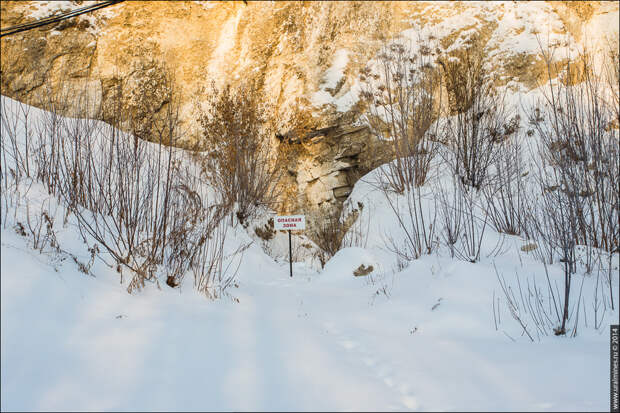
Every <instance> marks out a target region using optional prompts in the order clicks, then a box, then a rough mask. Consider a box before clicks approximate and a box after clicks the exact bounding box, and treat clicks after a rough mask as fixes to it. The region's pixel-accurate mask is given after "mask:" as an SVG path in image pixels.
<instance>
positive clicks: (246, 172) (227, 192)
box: [199, 84, 281, 223]
mask: <svg viewBox="0 0 620 413" xmlns="http://www.w3.org/2000/svg"><path fill="white" fill-rule="evenodd" d="M207 100H208V101H207V109H206V110H205V109H202V108H201V107H200V108H199V121H200V125H201V133H202V140H201V145H202V146H204V149H205V150H206V154H205V156H204V157H203V162H204V164H205V170H206V171H208V174H209V175H208V177H209V180H210V182H211V183H212V185H213V186H214V187H215V188H217V190H218V191H219V192H220V194H221V195H222V197H223V198H227V199H229V200H230V203H231V204H234V203H236V205H237V207H236V208H237V211H236V214H237V218H238V219H239V221H240V222H242V223H243V222H245V221H246V220H247V219H248V218H249V217H251V216H254V215H255V213H256V211H257V209H258V208H259V207H261V206H271V207H273V205H274V203H275V201H276V198H277V189H276V188H277V183H278V181H279V180H280V176H281V170H280V169H279V168H278V167H277V164H278V159H277V155H276V154H275V153H274V151H272V149H271V145H270V142H271V139H274V134H273V133H272V131H271V129H270V127H269V125H268V122H267V108H266V107H265V105H264V104H263V103H262V101H263V99H262V97H261V96H260V94H259V91H258V88H257V87H256V85H253V84H250V85H244V86H241V87H239V88H238V89H236V90H233V89H232V88H231V87H230V86H226V87H224V88H223V89H221V90H220V89H217V88H216V86H215V84H212V87H211V94H210V95H209V97H208V98H207Z"/></svg>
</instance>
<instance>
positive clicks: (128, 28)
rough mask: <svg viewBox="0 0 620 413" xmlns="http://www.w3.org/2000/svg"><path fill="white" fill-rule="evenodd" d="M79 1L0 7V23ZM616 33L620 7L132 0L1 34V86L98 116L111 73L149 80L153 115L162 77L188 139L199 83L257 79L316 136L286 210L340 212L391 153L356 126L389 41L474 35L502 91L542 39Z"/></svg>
mask: <svg viewBox="0 0 620 413" xmlns="http://www.w3.org/2000/svg"><path fill="white" fill-rule="evenodd" d="M87 3H89V2H82V1H64V2H45V1H31V2H14V1H2V3H1V12H2V18H1V25H2V27H3V28H4V27H8V26H12V25H15V24H18V23H22V22H27V21H32V20H34V19H37V18H41V17H46V16H48V15H50V14H52V13H54V12H61V11H65V10H70V9H73V8H76V7H79V6H80V5H85V4H87ZM617 32H618V3H617V2H548V3H544V2H480V3H469V2H374V1H373V2H314V1H302V2H280V1H278V2H271V1H256V2H255V1H248V2H247V3H245V2H241V1H238V2H237V1H235V2H211V1H208V2H207V1H195V2H191V1H179V2H167V1H166V2H139V1H131V2H124V3H120V4H117V5H114V6H111V7H108V8H105V9H102V10H99V11H95V12H93V13H91V14H88V15H82V16H79V17H77V18H73V19H69V20H66V21H63V22H61V23H58V24H55V25H49V26H45V27H42V28H39V29H35V30H31V31H28V32H23V33H19V34H15V35H10V36H6V37H3V38H2V40H1V48H2V64H1V69H2V80H1V92H2V94H4V95H7V96H10V97H14V98H17V99H20V100H24V101H29V102H30V103H33V104H35V105H36V104H37V100H36V99H37V96H46V97H49V95H52V96H53V95H59V96H60V95H61V89H62V88H61V85H62V86H64V87H66V86H67V85H69V88H70V89H71V90H82V89H85V90H88V93H89V95H90V97H91V102H93V103H95V104H96V106H99V105H101V107H102V108H103V109H104V112H105V110H106V109H105V108H106V107H108V106H109V101H110V100H111V99H112V95H113V94H112V93H111V90H112V87H113V86H114V85H115V84H116V82H117V81H118V79H125V80H127V81H128V84H129V85H132V84H134V85H135V84H137V83H138V82H145V81H146V82H147V83H148V84H149V85H151V88H152V94H150V95H149V99H151V100H154V102H152V105H153V107H155V108H159V107H161V106H162V105H163V104H165V94H164V93H158V92H159V90H158V87H159V86H158V85H159V84H160V82H159V80H158V76H160V74H161V71H162V70H163V69H166V70H168V71H170V72H171V73H172V75H173V77H174V79H175V84H176V87H177V89H178V91H179V93H180V96H181V105H182V111H181V117H182V121H183V124H184V126H185V127H186V129H187V130H188V134H187V135H186V142H185V143H191V142H193V141H195V140H196V139H197V133H196V126H197V123H196V121H195V119H196V114H195V111H194V108H195V103H196V102H200V101H201V99H203V98H204V93H205V92H204V90H207V89H205V86H208V85H209V84H210V82H212V81H214V82H215V83H216V84H217V85H223V84H226V83H228V84H232V85H233V86H234V85H236V84H239V83H240V82H243V81H247V80H253V81H257V82H259V84H260V85H262V86H261V87H262V91H263V92H264V95H265V96H266V98H267V99H268V101H269V103H270V104H272V105H273V107H274V108H275V111H276V113H275V114H274V118H276V119H278V125H277V126H278V129H279V131H280V133H282V134H286V132H287V131H288V130H289V129H290V128H292V127H294V126H295V125H294V122H295V119H298V118H299V115H300V114H305V115H306V116H308V117H310V118H311V119H312V126H313V130H314V132H312V133H313V136H312V139H310V140H309V141H308V142H309V143H307V144H304V145H303V147H300V148H299V151H297V158H296V161H295V162H292V163H291V165H290V166H289V178H288V179H289V180H290V181H291V182H290V183H291V185H294V186H295V188H296V191H297V195H298V202H297V203H296V204H295V205H292V206H291V209H299V208H301V207H302V206H307V207H310V208H319V207H320V206H321V205H339V204H340V202H341V201H342V200H343V199H346V197H347V195H348V193H349V191H350V189H351V186H352V185H353V183H354V182H355V180H356V179H357V178H358V177H359V176H360V175H361V174H364V173H365V172H367V171H369V170H370V169H371V168H374V167H376V166H377V165H379V164H380V163H382V162H384V161H385V160H386V159H387V158H386V154H385V151H383V152H382V150H381V145H380V143H379V142H377V141H376V140H375V139H373V138H372V137H371V136H370V134H369V133H368V131H367V129H365V128H364V127H363V125H360V123H359V122H358V119H359V109H360V107H359V105H358V96H359V83H358V80H359V71H360V69H361V68H363V67H364V66H365V65H366V63H367V62H368V61H369V60H370V59H372V58H373V57H374V56H375V54H376V52H377V50H378V49H379V47H380V45H381V42H382V39H383V38H386V37H387V38H390V37H392V36H395V35H399V34H400V35H402V36H405V37H407V36H408V37H410V38H412V39H417V37H418V36H421V37H423V38H424V39H433V40H434V41H435V42H436V43H437V50H435V51H432V53H435V52H437V53H441V54H448V55H450V54H452V55H454V54H458V52H459V50H460V49H461V48H463V47H466V45H467V44H468V42H469V41H470V40H471V39H473V38H476V39H478V41H479V47H481V48H483V50H484V53H485V55H486V56H487V57H488V61H489V64H490V65H491V66H492V70H493V72H494V78H495V79H496V83H497V84H498V85H508V86H510V87H512V88H515V89H520V88H521V89H525V90H527V89H530V88H533V87H535V86H536V82H537V80H539V78H540V77H541V75H542V73H543V72H544V70H545V68H544V64H543V61H542V59H541V58H540V56H539V53H538V49H539V45H538V43H537V40H536V37H537V36H538V37H539V38H541V39H543V41H545V42H548V43H549V44H553V45H555V46H558V47H559V49H558V50H560V51H561V52H567V53H568V52H570V50H571V49H572V48H575V47H577V48H578V47H580V46H585V45H586V44H587V45H588V46H589V47H594V48H597V47H601V46H602V45H604V42H605V40H606V39H608V38H611V39H613V38H615V39H616V40H615V41H616V42H617V36H618V35H617ZM614 36H615V37H614ZM558 55H561V53H558ZM70 97H71V96H67V95H64V97H63V99H64V103H66V107H65V108H64V109H63V110H64V111H65V112H66V113H69V114H75V115H85V116H89V114H91V113H95V109H96V108H87V107H83V106H82V105H79V104H77V103H75V102H76V101H72V100H71V99H70ZM91 111H92V112H91Z"/></svg>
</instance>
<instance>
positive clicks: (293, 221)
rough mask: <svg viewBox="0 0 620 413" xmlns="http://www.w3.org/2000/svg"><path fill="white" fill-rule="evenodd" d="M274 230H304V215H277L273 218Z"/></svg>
mask: <svg viewBox="0 0 620 413" xmlns="http://www.w3.org/2000/svg"><path fill="white" fill-rule="evenodd" d="M273 221H274V228H275V229H277V230H280V229H292V230H295V229H306V216H305V215H278V216H276V217H275V218H274V220H273Z"/></svg>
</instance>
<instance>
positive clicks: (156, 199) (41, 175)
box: [1, 77, 245, 297]
mask: <svg viewBox="0 0 620 413" xmlns="http://www.w3.org/2000/svg"><path fill="white" fill-rule="evenodd" d="M165 78H166V79H168V81H169V82H170V83H169V84H168V86H167V87H168V90H170V91H171V94H170V98H169V99H168V101H167V102H166V104H165V105H164V106H163V107H161V108H158V111H157V113H156V114H155V115H154V116H152V117H150V118H149V119H150V123H149V128H148V129H142V132H144V133H147V132H148V133H149V136H148V140H150V141H151V142H154V143H149V142H145V141H144V140H142V139H139V138H137V137H136V135H130V134H127V133H123V132H120V131H119V130H118V129H116V128H115V127H113V126H111V125H109V124H104V123H102V122H99V121H96V120H93V119H87V118H66V117H62V116H60V115H59V112H60V108H59V106H58V103H57V102H58V101H59V100H61V101H62V99H63V96H62V95H56V96H55V98H54V100H52V99H51V94H48V97H49V99H48V100H47V101H45V100H41V102H42V103H41V104H42V105H43V106H44V109H45V110H46V111H44V112H42V113H41V115H40V117H38V118H37V121H36V122H34V125H33V127H31V125H30V120H29V118H28V116H24V115H25V113H27V112H24V111H23V110H21V109H20V107H21V106H23V104H21V103H16V104H15V105H13V106H15V108H11V110H8V109H7V105H5V104H4V103H5V100H4V99H3V107H2V110H3V111H2V114H3V117H2V130H3V134H2V136H3V138H2V154H1V155H2V159H3V164H2V165H3V169H2V171H1V172H2V177H3V182H2V189H3V192H2V193H3V198H4V200H5V202H4V203H5V204H7V202H8V201H6V199H7V197H6V195H7V191H8V192H11V191H17V192H16V193H17V194H18V195H19V190H18V184H17V183H16V182H17V180H18V179H20V177H28V175H30V176H31V177H32V178H34V179H36V180H38V181H39V182H42V183H43V184H44V185H45V187H46V188H47V190H48V192H49V193H50V194H51V195H53V196H57V197H58V198H59V199H60V200H61V201H62V202H63V204H64V207H65V208H66V210H67V212H68V214H67V215H66V216H65V222H66V220H67V218H68V215H69V214H71V215H73V216H74V217H75V221H76V223H77V228H78V230H79V231H80V234H81V235H82V237H83V239H84V241H85V242H86V243H88V244H92V246H91V248H90V249H89V251H90V252H91V259H90V261H89V262H88V263H82V262H78V261H76V263H77V264H78V266H79V268H80V270H81V271H83V272H86V273H87V272H89V271H90V267H91V266H92V263H93V261H94V257H95V256H96V255H98V254H99V253H100V252H101V253H107V254H109V255H110V256H112V257H113V259H114V260H115V265H116V266H117V271H118V272H119V273H120V274H121V283H122V274H123V267H124V268H127V269H129V270H130V271H131V274H132V278H131V280H130V282H129V284H128V288H127V289H128V291H129V292H132V291H134V290H136V289H138V288H141V287H143V286H144V285H145V282H154V283H158V278H159V276H160V275H163V276H165V279H166V281H167V283H168V284H169V285H171V286H178V285H180V283H181V281H182V279H183V277H184V276H185V274H187V273H189V272H191V273H193V274H194V278H195V285H196V288H197V289H199V290H200V291H201V292H203V293H205V294H206V295H207V296H210V297H217V296H221V295H222V293H223V292H224V290H225V289H226V288H227V287H228V286H229V285H230V284H231V283H232V280H233V279H234V276H235V269H234V268H233V267H231V265H233V262H236V261H235V257H238V255H239V254H240V253H241V252H242V251H241V250H242V248H239V249H237V250H234V251H230V252H229V253H225V251H224V241H225V239H226V234H227V226H226V225H225V224H224V222H225V220H224V217H225V216H226V215H227V213H228V211H229V210H230V205H229V204H228V203H227V202H226V201H227V200H223V199H221V198H218V194H217V193H216V194H213V193H211V192H210V190H209V189H208V188H205V186H204V185H202V183H203V182H204V181H205V177H204V175H203V170H202V167H200V166H199V165H197V164H195V163H192V162H191V159H190V157H189V156H188V155H187V154H185V153H184V152H183V151H181V150H179V149H177V148H175V147H174V146H173V145H175V144H176V143H177V142H178V141H179V140H180V138H181V136H182V131H181V129H180V122H179V116H178V107H179V106H178V99H177V96H176V95H175V94H174V93H173V92H174V87H173V86H174V85H173V83H172V81H173V79H171V78H170V77H165ZM117 86H118V88H119V90H118V91H117V93H116V95H115V96H116V97H115V99H116V102H113V105H112V106H113V108H114V109H115V110H114V111H112V112H108V121H109V122H110V123H111V124H113V125H120V126H124V127H130V128H131V126H132V125H133V123H132V120H131V118H132V116H134V115H135V114H131V113H128V111H127V110H125V109H126V108H125V107H124V106H123V102H124V98H123V94H124V93H125V84H124V83H123V82H119V83H118V85H117ZM72 93H74V94H75V95H76V96H74V97H73V100H72V102H73V104H77V105H79V106H80V107H81V108H84V107H88V106H89V105H93V102H91V101H89V100H88V99H89V96H90V94H88V93H83V94H81V93H79V92H77V93H76V91H75V90H74V91H72ZM65 97H66V96H65ZM80 99H82V100H80ZM92 109H93V110H91V111H89V113H91V114H93V116H94V117H100V116H101V113H100V112H97V110H95V109H96V108H94V107H93V108H92ZM147 109H148V108H147ZM149 110H150V109H149ZM25 122H28V127H29V128H30V129H29V130H31V131H32V133H28V134H25V133H24V123H25ZM5 129H10V131H11V133H9V134H6V135H5V133H4V130H5ZM5 136H6V137H5ZM33 137H34V138H33ZM24 139H26V140H30V141H29V142H30V143H29V144H28V145H26V144H25V142H24ZM164 144H168V145H169V146H164ZM26 146H27V147H28V155H26V151H25V147H26ZM25 157H27V158H28V159H29V160H30V166H26V163H25V161H24V158H25ZM7 158H12V159H11V165H16V168H17V170H13V172H11V171H9V170H8V168H6V167H5V165H7V163H6V162H5V161H4V159H7ZM11 174H12V175H13V176H12V177H11V176H10V175H11ZM5 177H7V179H6V180H5ZM195 188H196V189H195ZM27 209H28V210H27V217H26V218H27V220H26V226H24V225H22V226H21V228H22V232H24V233H26V231H27V230H28V231H30V232H31V233H32V235H33V237H34V242H35V244H36V245H35V248H38V249H40V250H43V248H45V247H46V246H51V247H53V248H57V249H58V248H59V247H58V246H57V241H56V239H55V234H54V232H53V229H52V227H53V218H52V216H51V215H49V214H48V213H47V210H45V209H43V210H41V211H31V210H30V209H29V207H28V208H27ZM99 247H101V248H102V250H101V251H100V250H99ZM243 247H245V246H243ZM69 255H71V254H69ZM205 260H206V261H205Z"/></svg>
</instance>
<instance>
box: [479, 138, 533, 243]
mask: <svg viewBox="0 0 620 413" xmlns="http://www.w3.org/2000/svg"><path fill="white" fill-rule="evenodd" d="M497 146H498V148H497V150H498V151H497V156H496V157H495V159H494V160H493V164H492V167H493V168H492V171H491V173H490V174H489V181H488V185H485V186H484V187H483V190H482V194H483V196H484V199H485V206H486V209H487V211H488V213H489V220H490V223H491V225H492V226H493V228H494V229H495V230H496V231H497V232H502V233H504V234H509V235H520V234H522V233H524V232H525V235H526V236H527V231H526V229H527V225H526V215H527V202H528V198H527V190H528V189H527V183H526V181H525V180H526V176H527V175H528V174H529V172H528V171H526V170H525V163H524V159H523V150H522V147H521V142H520V139H519V136H514V137H512V138H509V139H507V140H506V141H504V142H501V143H499V144H498V145H497Z"/></svg>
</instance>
